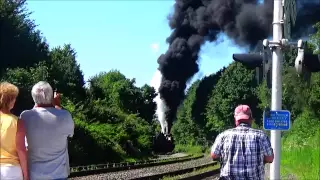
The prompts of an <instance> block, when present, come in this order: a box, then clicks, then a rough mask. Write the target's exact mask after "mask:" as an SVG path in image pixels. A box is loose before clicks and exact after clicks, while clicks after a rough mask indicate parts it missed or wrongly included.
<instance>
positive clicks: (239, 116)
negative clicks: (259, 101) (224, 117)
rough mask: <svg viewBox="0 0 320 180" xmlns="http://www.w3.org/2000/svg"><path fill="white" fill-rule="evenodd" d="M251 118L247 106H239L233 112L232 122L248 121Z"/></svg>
mask: <svg viewBox="0 0 320 180" xmlns="http://www.w3.org/2000/svg"><path fill="white" fill-rule="evenodd" d="M251 117H252V113H251V109H250V107H249V106H248V105H239V106H238V107H236V109H235V110H234V120H235V121H236V124H237V121H240V120H243V121H248V120H250V119H251Z"/></svg>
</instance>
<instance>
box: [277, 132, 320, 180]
mask: <svg viewBox="0 0 320 180" xmlns="http://www.w3.org/2000/svg"><path fill="white" fill-rule="evenodd" d="M289 137H290V136H289ZM281 175H282V176H283V177H287V176H288V175H291V176H292V175H293V176H295V178H296V179H299V180H320V130H318V132H317V133H316V134H315V135H314V136H313V137H311V138H308V139H305V141H304V142H303V143H301V142H300V143H299V144H297V143H296V140H295V139H294V138H288V139H287V140H286V139H285V140H284V141H283V147H282V154H281ZM284 179H285V178H284Z"/></svg>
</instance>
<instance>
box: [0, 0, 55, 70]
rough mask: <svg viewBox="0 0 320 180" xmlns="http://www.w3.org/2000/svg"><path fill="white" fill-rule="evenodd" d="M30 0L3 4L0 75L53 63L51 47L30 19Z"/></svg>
mask: <svg viewBox="0 0 320 180" xmlns="http://www.w3.org/2000/svg"><path fill="white" fill-rule="evenodd" d="M29 15H30V13H29V12H27V10H26V0H21V1H8V0H3V1H0V31H1V33H0V59H1V61H0V75H1V74H3V73H4V71H5V70H6V69H7V68H11V69H12V68H16V67H20V68H24V67H30V66H32V65H34V64H35V63H38V62H40V61H47V60H49V56H48V53H49V49H48V44H47V43H46V42H45V40H44V39H43V38H42V37H41V33H40V31H38V30H36V29H35V27H36V25H35V24H34V22H33V21H32V20H30V19H29V18H28V16H29Z"/></svg>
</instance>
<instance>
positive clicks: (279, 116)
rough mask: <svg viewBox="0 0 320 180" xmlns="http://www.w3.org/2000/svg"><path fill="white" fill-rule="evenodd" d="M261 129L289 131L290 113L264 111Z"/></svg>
mask: <svg viewBox="0 0 320 180" xmlns="http://www.w3.org/2000/svg"><path fill="white" fill-rule="evenodd" d="M263 128H264V129H265V130H280V131H286V130H289V129H290V112H289V111H286V110H280V111H265V112H264V113H263Z"/></svg>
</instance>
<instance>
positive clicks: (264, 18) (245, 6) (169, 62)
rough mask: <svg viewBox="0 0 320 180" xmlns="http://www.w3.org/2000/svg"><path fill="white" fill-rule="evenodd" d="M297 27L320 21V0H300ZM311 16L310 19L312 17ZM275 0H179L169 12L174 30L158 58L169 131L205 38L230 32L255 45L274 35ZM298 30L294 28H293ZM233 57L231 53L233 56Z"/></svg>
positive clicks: (241, 41) (241, 43)
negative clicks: (170, 12)
mask: <svg viewBox="0 0 320 180" xmlns="http://www.w3.org/2000/svg"><path fill="white" fill-rule="evenodd" d="M297 6H298V7H299V8H298V9H299V11H298V17H297V23H296V26H297V27H298V28H296V29H295V31H296V32H303V29H304V28H305V27H310V25H312V24H314V23H315V22H316V21H319V17H320V16H319V15H320V10H319V7H320V6H319V0H305V1H303V0H300V1H299V2H298V3H297ZM308 18H309V19H308ZM272 20H273V0H264V2H263V3H259V0H176V1H175V4H174V13H173V14H172V15H170V16H169V26H170V27H171V29H172V30H173V32H172V34H171V35H170V37H168V38H167V42H168V43H169V49H168V51H167V52H166V53H165V54H162V55H161V56H160V57H159V58H158V64H159V68H158V69H159V70H160V72H161V73H162V81H161V86H160V88H159V93H160V97H161V99H163V100H164V101H165V104H166V106H167V112H165V116H166V120H167V122H168V132H166V133H170V131H171V126H172V122H173V120H174V119H175V116H176V112H177V108H178V106H179V104H180V102H181V101H182V99H183V98H184V90H185V88H186V84H187V82H188V80H189V79H190V78H191V77H192V76H193V75H194V74H195V73H197V72H198V70H199V67H198V53H199V51H200V47H201V45H202V44H203V43H204V42H205V41H210V42H212V41H215V40H216V39H217V36H218V34H219V33H221V32H222V33H224V34H226V35H227V36H228V37H229V38H230V39H232V40H233V41H234V42H235V44H237V45H239V46H249V47H250V48H254V47H255V45H256V44H257V42H258V41H259V40H262V39H265V38H268V37H270V36H271V35H272ZM293 34H294V32H293ZM230 58H231V57H230Z"/></svg>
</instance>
